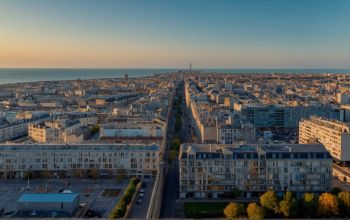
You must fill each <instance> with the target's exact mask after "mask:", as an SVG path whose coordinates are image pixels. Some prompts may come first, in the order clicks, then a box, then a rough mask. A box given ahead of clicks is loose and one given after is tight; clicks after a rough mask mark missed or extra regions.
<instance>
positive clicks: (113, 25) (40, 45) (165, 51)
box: [0, 0, 350, 68]
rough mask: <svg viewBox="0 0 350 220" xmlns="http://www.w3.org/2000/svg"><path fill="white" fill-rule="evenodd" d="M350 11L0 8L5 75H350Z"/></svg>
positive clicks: (150, 3)
mask: <svg viewBox="0 0 350 220" xmlns="http://www.w3.org/2000/svg"><path fill="white" fill-rule="evenodd" d="M349 11H350V1H347V0H336V1H324V0H308V1H305V0H294V1H284V0H270V1H261V0H244V1H243V0H242V1H236V0H235V1H233V0H227V1H225V0H222V1H209V0H208V1H204V0H192V1H187V0H186V1H185V0H179V1H161V0H147V1H143V0H142V1H141V0H139V1H137V0H134V1H127V0H125V1H116V0H115V1H97V0H95V1H92V0H88V1H87V0H75V1H68V0H66V1H62V0H53V1H47V0H37V1H27V0H22V1H19V0H11V1H7V0H2V1H0V67H131V68H135V67H137V68H141V67H184V66H187V65H188V63H190V62H192V63H193V65H194V66H195V67H209V68H350V62H349V57H350V44H349V38H350V25H349V21H350V13H349Z"/></svg>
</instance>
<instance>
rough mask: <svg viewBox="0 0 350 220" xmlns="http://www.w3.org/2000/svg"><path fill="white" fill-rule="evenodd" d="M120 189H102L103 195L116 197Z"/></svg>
mask: <svg viewBox="0 0 350 220" xmlns="http://www.w3.org/2000/svg"><path fill="white" fill-rule="evenodd" d="M120 191H121V189H105V190H103V193H102V196H103V197H117V196H118V195H119V193H120Z"/></svg>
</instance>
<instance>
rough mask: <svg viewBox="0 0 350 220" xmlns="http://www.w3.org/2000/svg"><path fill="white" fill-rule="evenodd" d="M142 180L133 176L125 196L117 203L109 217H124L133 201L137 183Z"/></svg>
mask: <svg viewBox="0 0 350 220" xmlns="http://www.w3.org/2000/svg"><path fill="white" fill-rule="evenodd" d="M139 182H140V180H139V179H138V178H136V177H134V178H132V179H131V180H130V182H129V185H128V187H127V188H126V190H125V192H124V194H123V196H122V197H121V198H120V200H119V202H118V203H117V205H116V206H115V207H114V209H113V210H112V212H111V213H110V215H109V219H115V218H123V217H124V215H125V212H126V209H127V207H128V205H129V204H130V202H131V199H132V197H133V195H134V194H135V192H136V185H137V184H138V183H139Z"/></svg>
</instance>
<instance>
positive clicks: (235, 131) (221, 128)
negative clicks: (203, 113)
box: [217, 115, 256, 144]
mask: <svg viewBox="0 0 350 220" xmlns="http://www.w3.org/2000/svg"><path fill="white" fill-rule="evenodd" d="M217 135H218V136H217V143H219V144H244V143H255V140H256V138H255V128H254V126H253V124H252V123H250V122H249V121H248V120H246V119H244V118H242V117H239V116H238V115H234V116H229V118H228V120H227V121H226V122H225V123H219V122H217Z"/></svg>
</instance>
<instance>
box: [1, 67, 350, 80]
mask: <svg viewBox="0 0 350 220" xmlns="http://www.w3.org/2000/svg"><path fill="white" fill-rule="evenodd" d="M178 70H180V69H66V68H64V69H63V68H61V69H54V68H48V69H45V68H0V84H7V83H21V82H34V81H52V80H74V79H94V78H122V77H124V75H125V74H128V76H129V77H142V76H152V75H154V74H160V73H168V72H173V71H178ZM194 70H200V71H203V72H208V73H211V72H221V73H232V74H234V73H350V69H194Z"/></svg>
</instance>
